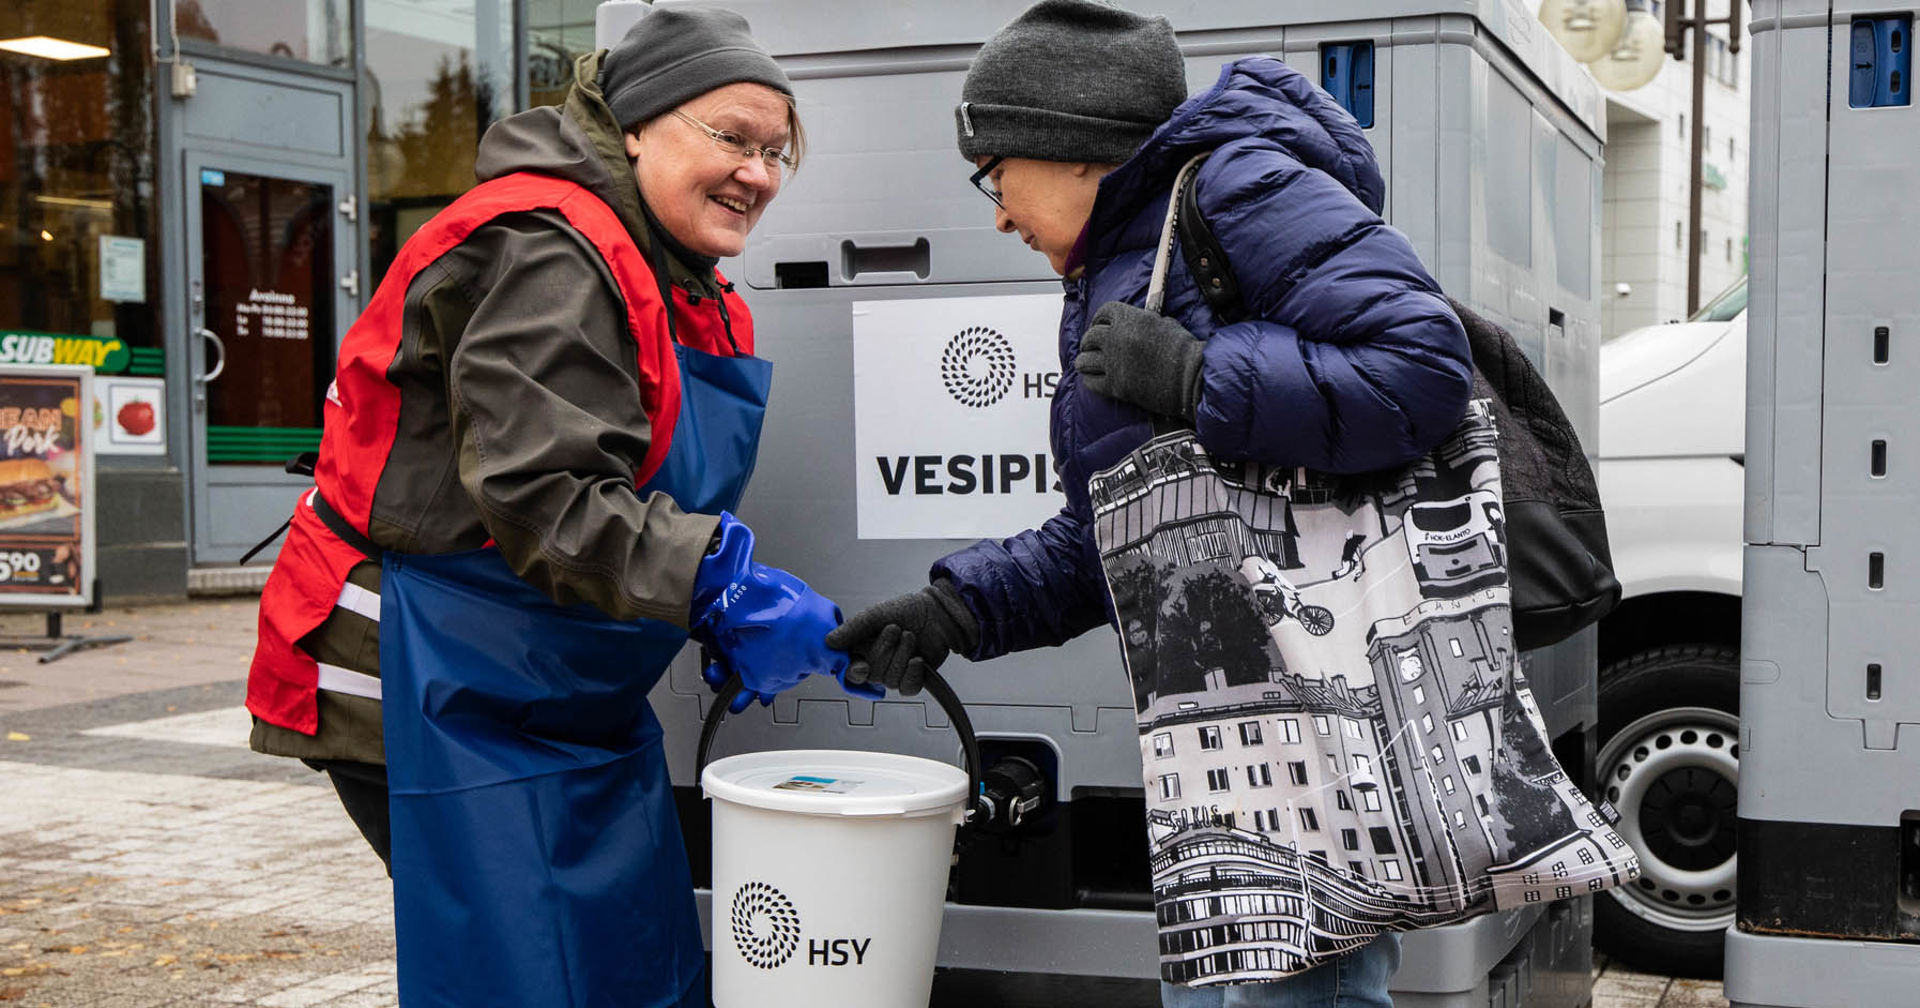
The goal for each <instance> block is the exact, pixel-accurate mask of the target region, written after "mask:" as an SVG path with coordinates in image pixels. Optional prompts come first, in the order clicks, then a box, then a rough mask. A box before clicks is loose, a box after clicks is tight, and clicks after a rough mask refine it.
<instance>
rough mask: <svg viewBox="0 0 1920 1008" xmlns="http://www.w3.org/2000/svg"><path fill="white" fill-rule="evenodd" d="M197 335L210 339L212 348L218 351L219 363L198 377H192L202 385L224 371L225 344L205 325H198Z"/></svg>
mask: <svg viewBox="0 0 1920 1008" xmlns="http://www.w3.org/2000/svg"><path fill="white" fill-rule="evenodd" d="M199 336H200V337H201V338H202V339H207V340H212V341H213V348H214V349H215V350H217V351H219V353H220V358H219V363H217V364H215V365H214V366H213V370H211V371H208V372H207V373H206V374H203V375H200V376H199V377H197V378H195V379H194V381H196V382H199V383H200V384H201V385H202V386H204V385H206V384H207V383H208V382H211V381H213V380H214V379H216V378H219V377H220V372H222V371H225V370H226V369H227V345H226V344H225V343H222V342H221V341H220V337H219V335H217V334H216V333H215V332H214V331H213V330H211V329H208V328H207V327H206V326H201V327H200V330H199Z"/></svg>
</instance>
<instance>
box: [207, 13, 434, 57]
mask: <svg viewBox="0 0 1920 1008" xmlns="http://www.w3.org/2000/svg"><path fill="white" fill-rule="evenodd" d="M409 6H410V7H414V8H419V9H423V10H426V9H431V8H434V7H447V6H449V5H448V4H446V3H444V2H442V3H438V4H436V3H433V2H432V0H427V2H423V3H415V4H410V5H409ZM173 18H174V30H175V31H177V32H179V34H180V37H181V38H183V39H194V40H196V41H200V42H211V43H213V44H215V45H221V46H226V47H228V48H230V49H242V50H245V51H247V52H250V53H259V54H260V55H262V56H278V57H280V58H282V59H290V60H300V61H301V62H304V63H320V64H324V65H326V66H339V67H343V66H347V65H348V64H349V63H351V62H352V58H351V57H352V55H353V54H352V52H351V51H350V49H351V43H350V42H349V41H348V40H349V39H350V38H351V35H352V24H351V22H350V21H349V20H348V10H347V0H176V3H175V8H174V15H173Z"/></svg>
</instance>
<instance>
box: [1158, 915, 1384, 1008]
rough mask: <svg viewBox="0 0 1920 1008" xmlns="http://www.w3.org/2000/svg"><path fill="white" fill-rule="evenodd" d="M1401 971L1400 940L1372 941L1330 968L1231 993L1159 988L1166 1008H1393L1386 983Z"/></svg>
mask: <svg viewBox="0 0 1920 1008" xmlns="http://www.w3.org/2000/svg"><path fill="white" fill-rule="evenodd" d="M1399 968H1400V936H1399V935H1397V934H1393V933H1391V932H1389V933H1387V934H1383V935H1381V936H1380V937H1378V938H1375V939H1374V940H1373V941H1372V943H1370V944H1367V945H1362V946H1361V947H1359V948H1357V949H1354V950H1353V951H1352V952H1349V953H1347V954H1346V955H1343V956H1341V957H1340V958H1338V959H1335V960H1333V961H1332V962H1329V963H1323V964H1321V965H1319V966H1315V967H1314V968H1313V969H1310V970H1308V971H1306V972H1305V973H1300V974H1297V975H1295V976H1290V977H1288V978H1286V979H1285V980H1274V981H1271V982H1269V983H1256V984H1243V985H1240V986H1236V987H1176V986H1174V985H1173V984H1169V983H1162V984H1161V985H1160V1003H1161V1004H1162V1005H1164V1006H1165V1008H1393V998H1392V997H1390V996H1388V994H1387V982H1388V981H1389V980H1391V979H1393V971H1394V970H1397V969H1399Z"/></svg>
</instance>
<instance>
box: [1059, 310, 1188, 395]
mask: <svg viewBox="0 0 1920 1008" xmlns="http://www.w3.org/2000/svg"><path fill="white" fill-rule="evenodd" d="M1205 346H1206V344H1205V343H1202V342H1201V341H1200V340H1198V339H1196V338H1194V335H1193V334H1192V333H1190V332H1188V331H1187V329H1186V327H1185V326H1183V325H1181V324H1180V323H1178V322H1175V321H1174V320H1173V319H1170V318H1167V317H1166V316H1165V315H1157V314H1155V313H1153V312H1150V311H1147V310H1146V309H1144V308H1135V307H1134V306H1132V305H1130V304H1123V303H1121V302H1119V301H1109V302H1107V303H1106V304H1103V305H1101V306H1100V308H1099V310H1098V311H1095V312H1094V313H1093V321H1092V322H1091V323H1089V324H1088V325H1087V332H1086V335H1084V336H1082V337H1080V353H1079V355H1078V356H1076V357H1074V358H1073V369H1074V370H1075V371H1078V372H1080V378H1081V380H1082V381H1084V382H1085V383H1086V386H1087V388H1088V390H1090V391H1092V392H1094V393H1095V394H1098V395H1103V396H1106V397H1107V398H1109V399H1118V400H1120V401H1121V402H1125V403H1132V404H1133V405H1135V406H1138V407H1140V408H1141V409H1144V410H1146V411H1147V412H1149V413H1153V414H1157V415H1159V416H1165V417H1173V418H1174V419H1176V420H1183V421H1186V422H1187V423H1192V422H1193V411H1194V410H1196V409H1198V408H1199V406H1200V363H1201V350H1202V348H1204V347H1205Z"/></svg>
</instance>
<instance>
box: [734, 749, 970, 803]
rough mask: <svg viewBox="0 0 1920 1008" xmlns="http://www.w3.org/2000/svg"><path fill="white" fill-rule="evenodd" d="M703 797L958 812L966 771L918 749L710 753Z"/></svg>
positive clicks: (963, 799) (740, 801) (964, 787)
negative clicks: (908, 752)
mask: <svg viewBox="0 0 1920 1008" xmlns="http://www.w3.org/2000/svg"><path fill="white" fill-rule="evenodd" d="M700 786H701V787H702V788H704V789H705V791H706V793H707V797H709V798H718V799H720V800H722V801H729V802H733V803H734V804H736V805H747V806H751V807H753V808H762V809H771V810H773V811H777V812H798V813H801V814H803V815H822V816H924V815H938V814H942V813H949V812H950V813H952V814H953V815H954V816H955V821H958V818H959V816H960V815H961V808H962V805H963V803H964V801H965V799H966V793H967V775H966V773H965V772H964V771H962V770H960V769H959V768H958V767H953V766H948V765H947V764H945V763H937V762H935V761H933V760H930V759H921V758H920V757H918V756H900V755H896V754H894V753H875V752H858V751H854V750H842V749H789V750H785V751H779V752H760V753H745V754H742V755H739V756H729V757H727V758H726V759H721V760H715V761H714V762H713V763H711V764H708V766H707V769H706V772H705V773H703V774H702V775H701V777H700Z"/></svg>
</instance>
